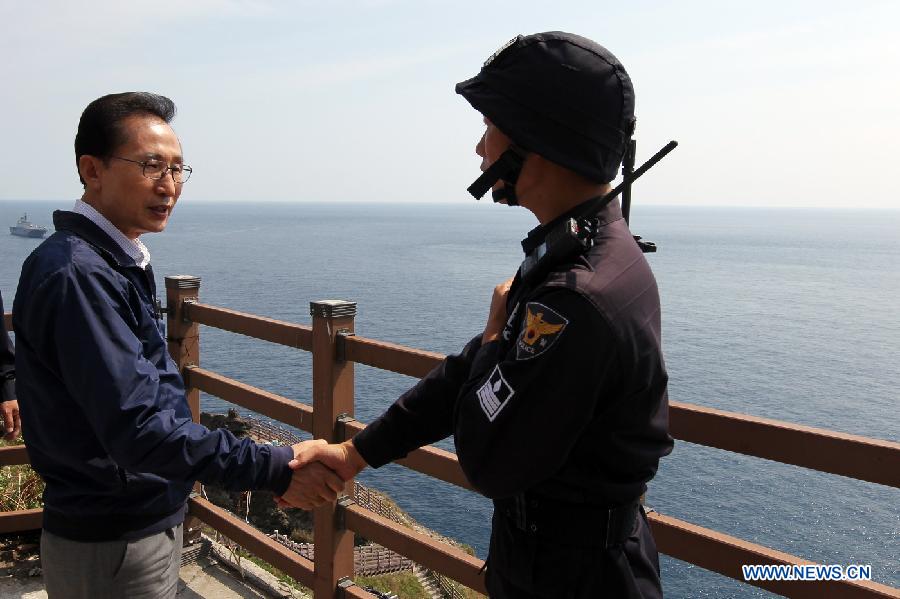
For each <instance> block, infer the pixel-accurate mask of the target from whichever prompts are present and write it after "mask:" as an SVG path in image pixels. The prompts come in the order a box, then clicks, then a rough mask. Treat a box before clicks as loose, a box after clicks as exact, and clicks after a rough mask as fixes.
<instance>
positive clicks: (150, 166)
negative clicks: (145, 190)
mask: <svg viewBox="0 0 900 599" xmlns="http://www.w3.org/2000/svg"><path fill="white" fill-rule="evenodd" d="M110 158H115V159H116V160H124V161H125V162H133V163H134V164H139V165H141V171H142V173H143V175H144V176H145V177H147V178H148V179H153V180H154V181H159V180H160V179H162V178H163V177H165V176H166V173H172V180H173V181H175V183H179V184H180V183H185V182H186V181H187V180H188V179H190V178H191V173H192V172H194V169H192V168H191V167H189V166H188V165H186V164H166V163H165V162H160V161H159V160H131V159H130V158H122V157H121V156H110Z"/></svg>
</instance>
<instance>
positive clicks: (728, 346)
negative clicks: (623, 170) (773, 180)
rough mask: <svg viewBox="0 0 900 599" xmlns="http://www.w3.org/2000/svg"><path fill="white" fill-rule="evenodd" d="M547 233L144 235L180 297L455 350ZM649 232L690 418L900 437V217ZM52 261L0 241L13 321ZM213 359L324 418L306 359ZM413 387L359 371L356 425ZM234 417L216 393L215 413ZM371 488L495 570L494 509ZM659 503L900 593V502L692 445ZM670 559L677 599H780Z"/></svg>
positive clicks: (393, 468)
mask: <svg viewBox="0 0 900 599" xmlns="http://www.w3.org/2000/svg"><path fill="white" fill-rule="evenodd" d="M73 204H74V199H73V200H65V201H56V200H53V201H41V200H28V201H25V200H23V201H17V200H0V224H3V225H4V226H9V225H12V224H14V223H15V220H16V219H17V218H18V217H19V216H21V214H22V213H23V212H28V214H29V218H30V220H31V221H32V222H35V223H36V224H40V225H43V226H47V227H48V228H51V230H52V221H51V211H52V210H53V209H64V210H68V209H71V207H72V205H73ZM536 224H537V223H536V221H535V220H534V218H533V216H531V214H530V213H529V212H527V211H525V210H522V209H518V210H512V209H509V208H507V207H503V206H495V205H491V204H490V203H487V202H481V203H476V202H472V201H465V200H463V201H460V202H458V203H452V204H451V203H440V204H437V203H435V204H424V203H423V204H407V203H393V204H391V203H367V202H358V203H350V202H348V203H320V202H308V203H307V202H303V203H282V202H247V203H241V202H221V203H215V202H195V203H191V202H190V201H189V200H183V201H182V202H180V203H179V205H178V207H177V208H176V210H175V212H174V214H173V216H172V219H171V221H170V225H169V227H168V229H167V230H166V231H165V232H164V233H161V234H156V235H145V236H144V237H143V238H142V239H143V240H144V242H145V243H146V244H147V246H148V247H149V249H150V252H151V254H152V263H153V266H154V271H155V273H156V276H157V285H158V288H159V289H160V295H161V296H162V295H164V291H163V288H164V287H163V278H164V277H165V276H166V275H173V274H190V275H197V276H200V277H202V285H201V289H200V297H201V300H202V301H203V302H204V303H209V304H213V305H217V306H222V307H225V308H231V309H235V310H240V311H246V312H252V313H254V314H258V315H261V316H266V317H271V318H277V319H281V320H287V321H291V322H297V323H301V324H308V323H309V321H310V318H309V302H311V301H316V300H321V299H326V298H331V299H346V300H350V301H356V302H357V303H358V315H357V318H356V332H357V334H359V335H363V336H365V337H370V338H375V339H379V340H384V341H389V342H392V343H399V344H402V345H407V346H411V347H415V348H420V349H425V350H429V351H436V352H442V353H455V352H457V351H459V350H460V349H461V348H462V346H463V344H464V343H465V342H466V341H467V340H468V339H469V338H470V337H471V336H472V335H474V334H476V333H477V332H479V331H480V330H481V329H482V328H483V326H484V320H485V318H486V316H487V312H488V306H489V302H490V298H491V291H492V289H493V286H494V285H496V284H497V283H499V282H501V281H502V280H504V279H506V278H508V277H509V276H511V275H512V274H513V273H514V272H515V270H516V268H517V267H518V264H519V262H520V261H521V258H522V255H521V249H520V246H519V241H520V240H521V239H522V238H523V237H524V236H525V234H526V233H527V232H528V230H529V229H531V228H532V227H533V226H535V225H536ZM632 230H633V231H634V233H635V234H638V235H641V236H642V237H644V238H645V239H647V240H649V241H653V242H655V243H656V244H657V246H658V247H659V251H658V252H657V253H655V254H648V256H647V258H648V260H649V262H650V264H651V267H652V268H653V270H654V273H655V275H656V277H657V281H658V283H659V288H660V295H661V300H662V311H663V349H664V352H665V357H666V361H667V367H668V371H669V375H670V382H669V397H670V400H672V401H679V402H686V403H693V404H698V405H702V406H708V407H713V408H717V409H722V410H728V411H734V412H741V413H747V414H752V415H755V416H760V417H765V418H773V419H778V420H784V421H788V422H792V423H797V424H803V425H808V426H816V427H821V428H826V429H829V430H834V431H839V432H845V433H851V434H857V435H865V436H868V437H873V438H876V439H886V440H891V441H897V440H900V419H898V418H897V415H896V414H897V409H898V407H900V401H898V400H900V392H898V389H900V369H898V367H897V365H898V364H900V306H898V302H897V300H896V298H897V296H898V294H900V269H898V267H897V264H898V258H900V210H890V209H862V210H859V209H851V208H838V209H812V208H752V207H721V206H720V207H712V206H690V207H688V206H653V205H644V204H635V205H634V206H633V208H632ZM39 243H40V240H34V239H25V238H19V237H13V236H11V235H9V234H7V232H6V230H5V231H4V234H3V235H0V257H2V260H0V292H2V293H3V300H4V305H5V306H6V309H7V310H9V309H10V307H11V305H12V300H13V296H14V293H15V288H16V284H17V280H18V276H19V271H20V268H21V263H22V261H23V260H24V259H25V258H26V257H27V255H28V254H29V253H30V252H31V251H32V250H33V249H34V248H35V247H36V246H37V245H38V244H39ZM200 361H201V364H202V365H203V367H204V368H208V369H210V370H214V371H216V372H220V373H222V374H224V375H226V376H230V377H234V378H237V379H239V380H241V381H242V382H245V383H248V384H251V385H256V386H260V387H263V388H265V389H267V390H270V391H272V392H275V393H279V394H281V395H285V396H287V397H289V398H292V399H296V400H298V401H304V402H309V401H310V399H309V398H310V397H311V369H310V364H311V360H310V355H309V354H307V353H305V352H300V351H297V350H291V349H289V348H284V347H280V346H274V345H272V344H268V343H266V342H263V341H258V340H251V339H249V338H246V337H242V336H239V335H234V334H231V333H227V332H223V331H217V330H214V329H209V328H208V327H202V328H201V359H200ZM414 382H415V381H414V380H413V379H411V378H410V377H405V376H402V375H396V374H393V373H386V372H381V371H377V370H375V369H372V368H369V367H365V366H360V365H357V366H356V417H357V419H359V420H361V421H363V422H367V421H370V420H372V419H373V418H375V417H377V416H378V415H379V414H380V413H381V412H382V411H383V410H384V409H386V408H387V407H388V406H389V405H390V404H391V403H392V402H393V401H394V399H396V397H397V396H398V395H399V394H400V393H402V392H403V391H404V390H406V389H407V388H408V387H409V386H411V385H412V384H414ZM228 407H229V406H228V404H226V403H225V402H223V401H221V400H219V399H217V398H214V397H210V396H206V395H204V396H203V397H202V408H203V409H204V410H205V411H219V412H221V411H224V410H226V409H227V408H228ZM239 411H240V412H241V413H246V410H245V409H243V408H240V409H239ZM551 441H552V440H551ZM544 442H546V441H544ZM439 446H440V447H443V448H445V449H450V450H452V449H453V446H452V442H451V441H448V440H445V441H443V442H441V443H440V444H439ZM360 481H361V482H363V483H364V484H367V485H370V486H372V487H375V488H378V489H380V490H382V491H385V492H386V493H388V494H389V495H390V496H391V497H392V498H393V499H394V500H395V501H397V503H398V504H399V505H400V506H401V507H402V508H403V509H404V510H406V511H407V512H409V513H410V514H411V515H412V516H413V517H415V518H416V519H417V520H419V522H421V523H422V524H423V525H425V526H428V527H429V528H432V529H434V530H436V531H438V532H440V533H442V534H445V535H447V536H451V537H453V538H456V539H458V540H460V541H462V542H464V543H467V544H469V545H471V546H473V547H474V548H475V551H476V553H477V554H478V556H479V557H481V558H484V557H485V555H486V552H487V540H488V535H489V531H490V513H491V506H490V502H489V501H487V500H486V499H484V498H482V497H479V496H477V495H474V494H472V493H470V492H466V491H463V490H461V489H458V488H455V487H453V486H452V485H448V484H445V483H441V482H439V481H435V480H433V479H429V478H428V477H425V476H424V475H420V474H418V473H415V472H412V471H409V470H407V469H405V468H402V467H400V466H397V465H389V466H386V467H384V468H380V469H378V470H367V471H366V472H364V473H363V474H362V475H361V476H360ZM647 504H648V505H649V506H651V507H652V508H653V509H655V510H657V511H658V512H660V513H662V514H666V515H670V516H673V517H677V518H680V519H683V520H686V521H689V522H692V523H695V524H698V525H701V526H705V527H709V528H713V529H715V530H718V531H721V532H724V533H727V534H731V535H735V536H737V537H739V538H742V539H745V540H748V541H752V542H755V543H760V544H762V545H765V546H768V547H771V548H773V549H776V550H781V551H785V552H788V553H792V554H794V555H798V556H801V557H803V558H806V559H810V560H813V561H816V562H818V563H823V564H842V565H850V564H867V565H871V566H872V575H873V579H874V580H875V581H878V582H882V583H885V584H890V585H892V586H895V587H900V509H898V506H900V491H898V490H897V489H893V488H889V487H885V486H882V485H877V484H872V483H865V482H862V481H856V480H853V479H849V478H845V477H840V476H833V475H826V474H822V473H818V472H814V471H811V470H807V469H804V468H800V467H795V466H788V465H784V464H779V463H775V462H771V461H767V460H761V459H757V458H751V457H747V456H743V455H738V454H733V453H730V452H726V451H722V450H717V449H711V448H707V447H702V446H698V445H694V444H690V443H685V442H680V441H676V446H675V450H674V451H673V453H672V455H671V456H669V457H667V458H664V459H663V460H662V461H661V464H660V470H659V473H658V475H657V477H656V478H655V479H654V480H653V481H651V483H650V488H649V491H648V494H647ZM661 562H662V571H663V585H664V590H665V592H666V596H668V597H741V598H743V597H768V596H774V595H771V594H770V593H767V592H765V591H762V590H760V589H756V588H755V587H751V586H749V585H745V584H741V583H739V582H736V581H732V580H730V579H728V578H725V577H723V576H719V575H717V574H713V573H711V572H707V571H704V570H702V569H700V568H697V567H695V566H692V565H690V564H686V563H683V562H680V561H678V560H674V559H672V558H669V557H667V556H661Z"/></svg>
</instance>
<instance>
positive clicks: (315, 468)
mask: <svg viewBox="0 0 900 599" xmlns="http://www.w3.org/2000/svg"><path fill="white" fill-rule="evenodd" d="M343 490H344V480H343V479H342V478H341V477H340V476H338V475H337V474H335V473H334V472H333V471H332V470H331V469H329V468H327V467H326V466H324V465H323V464H320V463H318V462H316V463H313V464H309V465H307V466H306V467H305V468H302V469H299V470H295V471H294V476H293V477H292V478H291V484H290V485H288V488H287V491H285V492H284V495H282V496H281V497H277V498H276V502H277V503H278V505H279V506H281V507H297V508H300V509H303V510H311V509H313V508H316V507H319V506H320V505H322V504H323V503H328V502H331V501H334V500H335V499H337V496H338V494H339V493H341V492H342V491H343Z"/></svg>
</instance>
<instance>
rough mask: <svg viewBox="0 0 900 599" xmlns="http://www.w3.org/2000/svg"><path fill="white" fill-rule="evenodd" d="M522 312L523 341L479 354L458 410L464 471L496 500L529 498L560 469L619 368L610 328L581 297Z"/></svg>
mask: <svg viewBox="0 0 900 599" xmlns="http://www.w3.org/2000/svg"><path fill="white" fill-rule="evenodd" d="M523 312H524V313H522V314H521V318H522V327H521V332H520V334H519V336H518V338H517V339H514V340H510V341H511V343H507V344H505V345H501V344H500V343H498V342H492V343H488V344H485V345H484V346H483V347H482V348H481V350H480V351H479V353H478V355H477V356H476V357H475V359H474V363H473V366H472V370H471V376H470V377H469V379H468V380H467V381H466V383H465V384H464V385H463V387H462V389H461V391H460V395H459V398H458V400H457V404H456V405H457V411H456V414H455V431H454V436H455V441H456V450H457V455H458V457H459V462H460V465H461V466H462V469H463V471H464V472H465V474H466V476H467V478H468V479H469V481H470V482H471V483H472V485H473V486H474V487H475V488H476V489H477V490H478V491H479V492H481V493H482V494H484V495H486V496H488V497H492V498H496V497H505V496H509V495H513V494H515V493H520V492H523V491H525V490H527V489H529V488H531V487H533V486H534V485H536V484H537V483H539V482H541V481H543V480H546V479H547V478H549V477H551V476H553V474H554V473H556V472H557V471H559V470H560V468H562V466H563V465H564V464H565V462H566V460H567V459H568V457H569V453H570V452H571V451H572V448H573V446H574V445H575V443H576V442H577V441H578V439H579V437H580V435H581V433H582V431H583V430H584V429H585V427H586V426H587V423H588V422H589V421H590V420H591V418H592V416H593V414H594V413H595V411H596V410H597V409H602V405H601V404H602V403H603V402H605V401H608V398H604V397H602V396H601V389H602V388H604V387H605V388H609V385H608V382H609V380H610V379H611V378H612V377H614V376H616V372H617V369H618V363H619V362H618V359H617V356H616V352H615V344H614V343H613V339H612V334H611V332H610V330H609V327H608V325H607V323H606V322H605V321H604V320H603V318H602V317H601V316H600V314H599V312H598V311H597V310H596V309H595V308H594V307H593V306H592V305H591V304H590V303H589V302H588V300H587V299H586V298H584V297H583V296H581V295H580V294H578V293H576V292H574V291H571V290H567V289H553V290H548V291H546V292H544V293H542V294H540V295H539V296H537V297H534V298H533V299H532V301H530V302H527V303H526V305H525V306H524V311H523ZM506 347H508V349H505V348H506Z"/></svg>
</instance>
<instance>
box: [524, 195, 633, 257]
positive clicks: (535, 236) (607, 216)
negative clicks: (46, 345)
mask: <svg viewBox="0 0 900 599" xmlns="http://www.w3.org/2000/svg"><path fill="white" fill-rule="evenodd" d="M593 199H594V198H588V199H587V200H585V201H584V202H582V203H581V204H578V205H577V206H575V207H573V208H570V209H569V210H567V211H566V212H564V213H562V214H560V215H559V216H557V217H556V218H554V219H553V220H551V221H550V222H549V223H547V224H545V225H538V226H536V227H535V228H533V229H532V230H531V231H529V232H528V237H526V238H525V239H523V240H522V251H524V252H525V254H526V255H528V254H530V253H531V252H532V251H533V250H534V249H535V248H536V247H538V246H539V245H541V244H542V243H544V239H546V237H547V233H549V232H550V231H552V230H553V228H554V227H556V226H557V225H558V224H560V223H561V222H563V221H565V220H568V219H570V218H572V217H574V216H575V215H576V214H578V212H579V211H580V210H581V208H582V206H584V204H585V202H590V201H591V200H593ZM595 218H597V219H598V221H599V222H598V226H600V227H602V226H604V225H607V224H609V223H611V222H613V221H614V220H619V219H620V218H622V209H621V207H620V206H619V199H618V198H616V199H614V200H613V201H611V202H610V203H609V204H607V205H606V206H604V207H603V209H602V210H600V213H599V214H597V215H596V217H595Z"/></svg>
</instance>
